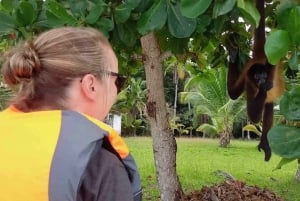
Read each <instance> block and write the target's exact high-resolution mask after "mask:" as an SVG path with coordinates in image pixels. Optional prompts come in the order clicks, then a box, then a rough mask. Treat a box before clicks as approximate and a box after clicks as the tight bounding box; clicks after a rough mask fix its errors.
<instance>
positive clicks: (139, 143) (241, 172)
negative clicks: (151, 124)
mask: <svg viewBox="0 0 300 201" xmlns="http://www.w3.org/2000/svg"><path fill="white" fill-rule="evenodd" d="M124 139H125V141H126V143H127V144H128V146H129V148H130V151H131V153H132V155H133V156H134V158H135V160H136V163H137V165H138V168H139V171H140V174H141V178H142V186H143V197H144V199H143V200H151V201H154V200H156V201H157V200H159V199H158V197H159V193H158V188H157V183H156V174H155V167H154V157H153V151H152V139H151V138H150V137H149V138H147V137H128V138H124ZM176 140H177V146H178V152H177V173H178V175H179V179H180V182H181V185H182V187H183V189H184V192H185V193H188V192H190V191H192V190H200V189H201V188H202V186H204V185H206V186H209V185H213V184H215V183H220V182H222V181H223V180H224V177H221V176H218V175H217V174H216V173H215V172H216V171H217V170H221V171H224V172H227V173H230V174H231V175H232V176H233V177H234V178H235V179H238V180H242V181H245V182H246V183H247V184H248V185H256V186H258V187H261V188H264V187H266V188H268V189H270V190H272V191H274V192H275V193H276V194H277V195H279V196H281V197H282V198H284V199H285V200H286V201H300V183H299V182H297V181H295V179H294V176H295V173H296V170H297V162H296V161H295V162H292V163H290V164H287V165H285V166H283V168H282V169H281V170H276V171H273V169H274V168H275V167H276V165H277V163H278V162H279V161H280V157H278V156H276V155H274V154H273V155H272V158H271V160H270V161H269V162H265V161H264V154H263V152H259V151H257V148H256V146H257V144H258V141H240V140H232V141H231V145H230V147H229V148H220V147H218V141H217V140H212V139H201V138H192V139H190V138H177V139H176Z"/></svg>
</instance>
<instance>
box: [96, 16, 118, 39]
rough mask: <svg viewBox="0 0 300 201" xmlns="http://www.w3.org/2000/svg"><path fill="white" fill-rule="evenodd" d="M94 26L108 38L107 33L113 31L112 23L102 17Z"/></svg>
mask: <svg viewBox="0 0 300 201" xmlns="http://www.w3.org/2000/svg"><path fill="white" fill-rule="evenodd" d="M96 26H97V28H98V29H100V30H101V31H102V32H103V34H104V35H106V36H107V37H109V32H110V31H112V30H113V29H114V22H113V21H112V20H111V19H109V18H106V17H102V18H100V20H98V21H97V22H96Z"/></svg>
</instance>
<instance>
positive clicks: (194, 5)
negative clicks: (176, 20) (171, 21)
mask: <svg viewBox="0 0 300 201" xmlns="http://www.w3.org/2000/svg"><path fill="white" fill-rule="evenodd" d="M211 2H212V0H181V7H180V8H181V12H182V15H183V16H185V17H188V18H196V17H198V16H199V15H201V14H203V13H204V12H205V11H206V10H207V9H208V7H209V6H210V4H211Z"/></svg>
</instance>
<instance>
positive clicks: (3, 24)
mask: <svg viewBox="0 0 300 201" xmlns="http://www.w3.org/2000/svg"><path fill="white" fill-rule="evenodd" d="M0 19H1V20H0V34H7V33H8V32H11V31H12V30H14V28H15V20H14V18H13V17H11V16H10V15H8V14H6V13H3V12H1V11H0Z"/></svg>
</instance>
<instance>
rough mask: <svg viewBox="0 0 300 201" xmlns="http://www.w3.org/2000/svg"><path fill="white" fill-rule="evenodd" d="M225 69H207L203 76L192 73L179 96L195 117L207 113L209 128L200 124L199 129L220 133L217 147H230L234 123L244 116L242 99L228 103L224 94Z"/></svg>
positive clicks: (228, 100)
mask: <svg viewBox="0 0 300 201" xmlns="http://www.w3.org/2000/svg"><path fill="white" fill-rule="evenodd" d="M226 75H227V70H226V68H225V67H220V68H217V69H207V70H206V72H204V73H198V74H191V75H190V78H189V79H188V81H187V82H186V84H185V87H184V92H181V93H180V101H181V102H182V103H190V104H191V105H192V106H193V109H194V114H206V115H208V116H209V117H210V118H211V122H212V123H211V125H208V124H205V125H200V127H199V128H198V130H200V131H207V130H211V129H212V128H214V129H215V132H217V133H218V134H220V146H221V147H227V146H228V145H229V144H230V136H231V134H232V130H233V122H234V120H236V119H237V117H239V116H240V115H245V111H246V106H245V105H246V104H245V100H244V98H243V97H241V98H239V99H237V100H231V99H230V98H229V96H228V95H227V89H226V77H227V76H226Z"/></svg>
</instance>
